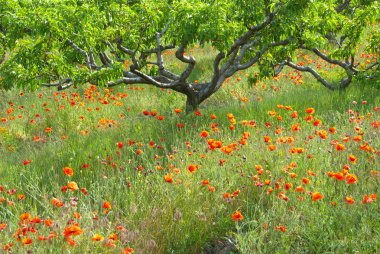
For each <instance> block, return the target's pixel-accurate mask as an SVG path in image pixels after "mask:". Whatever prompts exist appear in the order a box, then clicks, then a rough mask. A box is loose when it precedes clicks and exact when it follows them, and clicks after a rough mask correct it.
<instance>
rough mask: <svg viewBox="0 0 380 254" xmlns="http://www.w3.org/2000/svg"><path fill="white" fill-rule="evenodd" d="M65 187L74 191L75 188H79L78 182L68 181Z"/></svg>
mask: <svg viewBox="0 0 380 254" xmlns="http://www.w3.org/2000/svg"><path fill="white" fill-rule="evenodd" d="M67 188H68V189H69V190H72V191H75V190H78V189H79V187H78V184H77V183H76V182H69V183H68V184H67Z"/></svg>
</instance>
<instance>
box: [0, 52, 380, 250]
mask: <svg viewBox="0 0 380 254" xmlns="http://www.w3.org/2000/svg"><path fill="white" fill-rule="evenodd" d="M194 54H195V56H196V58H197V59H198V61H199V62H200V63H202V64H201V67H199V69H198V70H197V71H196V75H194V77H193V79H194V80H196V79H198V80H200V81H202V80H203V79H206V78H207V77H208V75H209V72H208V71H207V70H208V69H207V64H208V62H209V61H208V60H209V59H210V58H211V56H212V54H213V52H212V50H209V49H208V48H206V49H204V48H199V49H195V52H194ZM170 57H171V56H169V58H170ZM169 66H170V65H169ZM170 67H171V68H172V69H176V68H181V66H174V65H173V66H170ZM324 68H325V71H326V74H328V75H329V77H330V78H334V76H336V75H339V73H335V72H334V67H332V66H324ZM250 75H252V74H251V73H249V72H242V73H239V75H238V76H234V77H232V78H231V79H230V80H228V81H226V83H225V84H224V87H223V88H222V89H221V90H220V91H219V92H218V93H217V94H215V95H214V96H213V97H211V98H210V99H209V100H208V101H206V102H205V103H204V104H202V105H201V107H200V109H199V111H197V112H194V113H191V114H188V115H186V114H185V113H184V112H181V109H183V108H184V104H185V98H184V97H183V96H181V95H179V94H176V93H174V92H170V91H168V90H160V89H156V88H152V87H149V86H129V87H124V86H120V87H116V88H115V89H104V88H100V87H94V86H91V85H85V86H80V87H78V88H75V89H69V90H65V91H62V92H56V91H54V90H51V89H50V90H49V89H40V90H38V91H35V92H27V91H25V92H22V91H19V90H16V89H14V90H11V91H0V94H1V98H2V100H1V101H0V244H1V249H2V251H4V252H5V253H7V252H8V253H132V252H134V253H229V252H228V251H230V252H231V253H243V254H245V253H379V252H380V220H379V218H380V208H379V202H378V200H377V196H378V195H379V183H380V175H379V170H380V162H379V159H380V157H379V156H380V135H379V134H380V90H379V89H378V88H375V87H374V86H373V85H372V84H370V83H359V82H357V83H354V84H352V85H351V87H349V88H348V89H347V90H346V91H340V92H339V91H337V92H331V91H328V90H326V89H325V88H323V87H322V86H321V85H320V84H318V83H316V82H315V81H314V80H313V79H311V78H310V77H309V76H306V75H303V76H302V75H301V74H300V73H297V72H294V71H292V70H286V71H285V72H284V74H283V75H281V76H280V77H278V78H276V79H270V80H269V79H268V80H265V81H260V82H258V83H256V84H250V82H251V81H250V79H249V77H250Z"/></svg>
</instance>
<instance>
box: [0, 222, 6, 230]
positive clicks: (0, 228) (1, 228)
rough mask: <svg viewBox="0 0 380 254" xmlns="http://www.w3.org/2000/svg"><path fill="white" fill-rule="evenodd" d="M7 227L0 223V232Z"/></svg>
mask: <svg viewBox="0 0 380 254" xmlns="http://www.w3.org/2000/svg"><path fill="white" fill-rule="evenodd" d="M6 227H7V224H5V223H1V224H0V231H3V230H4V229H5V228H6Z"/></svg>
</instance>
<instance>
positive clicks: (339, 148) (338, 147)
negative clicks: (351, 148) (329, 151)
mask: <svg viewBox="0 0 380 254" xmlns="http://www.w3.org/2000/svg"><path fill="white" fill-rule="evenodd" d="M335 149H336V150H337V151H343V150H345V149H346V147H345V146H344V145H343V144H337V145H336V146H335Z"/></svg>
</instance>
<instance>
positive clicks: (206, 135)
mask: <svg viewBox="0 0 380 254" xmlns="http://www.w3.org/2000/svg"><path fill="white" fill-rule="evenodd" d="M200 135H201V137H202V138H207V137H208V136H209V133H208V132H207V131H202V132H201V134H200Z"/></svg>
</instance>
